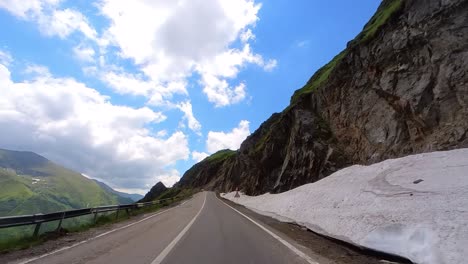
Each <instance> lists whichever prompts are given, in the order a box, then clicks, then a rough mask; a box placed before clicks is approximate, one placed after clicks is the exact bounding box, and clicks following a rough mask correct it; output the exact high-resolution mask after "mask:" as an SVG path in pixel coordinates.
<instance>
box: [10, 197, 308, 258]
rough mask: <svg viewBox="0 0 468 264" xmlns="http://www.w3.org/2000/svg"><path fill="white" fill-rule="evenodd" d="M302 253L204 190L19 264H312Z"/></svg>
mask: <svg viewBox="0 0 468 264" xmlns="http://www.w3.org/2000/svg"><path fill="white" fill-rule="evenodd" d="M275 237H276V238H275ZM301 254H303V253H302V252H301V251H299V250H298V249H297V248H296V247H294V246H292V245H291V244H289V243H288V242H287V241H285V240H284V239H282V238H281V237H280V236H278V235H276V234H275V232H274V231H273V233H272V231H271V230H268V229H266V228H265V227H263V226H261V225H260V226H258V224H256V223H254V222H252V221H251V219H248V218H247V217H245V216H243V215H241V214H240V213H239V212H236V211H235V210H234V209H233V208H231V207H229V206H228V205H226V204H225V203H224V202H222V201H220V200H219V199H218V198H217V197H216V196H215V194H214V193H210V192H204V193H199V194H197V195H195V196H194V198H193V199H191V200H189V201H188V202H186V203H184V204H182V205H180V206H178V207H174V208H171V209H168V210H167V211H162V212H160V213H158V214H156V215H153V216H152V217H151V218H148V219H146V220H144V221H140V222H138V223H135V224H133V225H131V226H129V227H126V228H123V229H120V230H116V231H114V232H110V233H108V234H104V235H100V236H99V237H97V238H93V239H90V240H88V241H84V242H81V244H79V245H75V246H72V247H71V248H67V249H62V250H61V251H59V252H51V253H49V255H45V256H44V255H43V256H39V257H38V258H35V259H26V260H24V259H23V260H21V261H20V262H18V263H48V264H54V263H57V264H58V263H106V264H107V263H115V264H118V263H131V264H139V263H148V264H150V263H151V264H159V263H164V264H170V263H174V264H184V263H204V264H210V263H233V264H234V263H236V264H238V263H269V264H275V263H314V262H313V261H312V260H311V259H310V258H309V259H308V260H307V258H308V257H307V256H306V255H302V256H301Z"/></svg>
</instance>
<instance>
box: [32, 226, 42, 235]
mask: <svg viewBox="0 0 468 264" xmlns="http://www.w3.org/2000/svg"><path fill="white" fill-rule="evenodd" d="M41 224H42V223H37V224H36V228H34V234H33V237H34V238H36V237H37V236H38V235H39V230H40V229H41Z"/></svg>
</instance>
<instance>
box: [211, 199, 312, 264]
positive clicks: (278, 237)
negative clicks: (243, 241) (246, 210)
mask: <svg viewBox="0 0 468 264" xmlns="http://www.w3.org/2000/svg"><path fill="white" fill-rule="evenodd" d="M216 198H217V199H218V200H219V201H220V202H221V203H223V204H225V205H226V206H227V207H229V208H231V209H232V210H234V211H236V212H237V213H238V214H240V215H242V216H243V217H245V218H247V219H248V220H249V221H250V222H252V223H254V224H255V225H257V226H258V227H260V228H261V229H262V230H263V231H265V232H267V233H268V234H269V235H271V236H272V237H274V238H275V239H276V240H278V241H279V242H281V244H283V245H285V246H286V247H287V248H289V249H290V250H291V251H292V252H294V253H295V254H296V255H298V256H299V257H301V258H302V259H304V260H305V261H307V263H309V264H319V263H318V262H316V261H314V260H312V258H310V257H309V256H308V255H307V254H305V253H304V252H302V251H300V250H299V249H297V248H296V247H295V246H293V245H291V244H290V243H289V242H288V241H286V240H284V239H282V238H281V237H280V236H278V235H277V234H275V233H273V232H271V231H270V230H268V229H267V228H265V227H264V226H262V225H261V224H259V223H257V222H255V220H253V219H252V218H250V217H248V216H246V215H245V214H243V213H241V212H239V211H238V210H237V209H235V208H234V207H232V206H230V205H229V204H227V203H225V202H223V201H222V200H221V199H219V198H218V197H217V196H216Z"/></svg>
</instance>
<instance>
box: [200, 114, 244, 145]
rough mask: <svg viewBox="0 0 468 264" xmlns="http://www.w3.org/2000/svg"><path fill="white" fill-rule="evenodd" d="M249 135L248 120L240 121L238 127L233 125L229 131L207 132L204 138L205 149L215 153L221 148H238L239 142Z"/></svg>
mask: <svg viewBox="0 0 468 264" xmlns="http://www.w3.org/2000/svg"><path fill="white" fill-rule="evenodd" d="M249 135H250V128H249V121H247V120H242V121H240V123H239V125H238V127H235V128H234V129H232V130H231V131H230V132H213V131H210V132H209V133H208V138H207V140H206V150H207V151H208V152H209V153H215V152H216V151H218V150H222V149H232V150H237V149H239V147H240V145H241V143H242V142H243V141H244V140H245V139H246V138H247V137H248V136H249Z"/></svg>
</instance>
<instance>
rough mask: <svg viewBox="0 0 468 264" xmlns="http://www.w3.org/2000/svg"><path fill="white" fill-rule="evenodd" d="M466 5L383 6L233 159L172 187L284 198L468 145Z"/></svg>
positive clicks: (389, 0)
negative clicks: (349, 171) (367, 168)
mask: <svg viewBox="0 0 468 264" xmlns="http://www.w3.org/2000/svg"><path fill="white" fill-rule="evenodd" d="M467 14H468V1H465V0H443V1H442V0H440V1H439V0H407V1H403V0H384V1H383V2H382V4H381V6H380V7H379V9H378V10H377V13H376V14H375V15H374V16H373V18H372V19H371V20H370V21H369V23H368V24H367V25H366V26H365V28H364V30H363V32H362V33H361V34H360V35H359V36H357V37H356V39H355V40H353V41H351V42H349V43H348V47H347V48H346V50H344V51H343V52H342V53H340V54H339V55H338V56H337V57H335V58H334V60H332V61H331V62H330V63H329V64H327V65H325V66H324V67H323V68H322V69H320V70H319V71H317V73H316V74H315V75H314V76H313V77H312V78H311V79H310V80H309V82H308V83H307V84H306V86H304V88H302V89H300V90H298V91H296V93H295V94H294V96H293V97H292V99H291V105H290V106H289V107H288V108H286V109H285V110H284V111H283V112H281V113H277V114H273V115H272V116H271V117H270V118H269V119H268V120H267V121H266V122H265V123H263V124H262V125H261V126H260V128H259V129H258V130H257V131H255V132H254V133H253V134H252V135H251V136H249V137H248V138H247V139H246V140H245V141H244V142H243V144H242V146H241V148H240V149H239V150H238V151H237V153H236V154H235V155H230V156H228V157H226V158H225V159H224V160H222V161H216V162H213V160H209V158H207V159H205V160H204V161H202V162H200V163H199V164H197V165H195V166H194V167H193V168H192V169H190V170H189V171H187V172H186V173H185V174H184V176H183V178H182V180H181V182H180V183H179V184H178V186H180V187H204V188H208V189H216V190H220V191H231V190H233V189H235V188H238V187H239V188H240V189H242V190H243V191H245V192H246V193H248V194H259V193H264V192H282V191H286V190H289V189H291V188H294V187H297V186H299V185H302V184H305V183H310V182H314V181H317V180H319V179H321V178H323V177H326V176H327V175H329V174H331V173H332V172H335V171H336V170H338V169H340V168H343V167H345V166H348V165H351V164H369V163H374V162H378V161H381V160H384V159H388V158H395V157H401V156H405V155H408V154H414V153H421V152H428V151H436V150H448V149H454V148H459V147H467V146H468V138H467V133H468V16H467Z"/></svg>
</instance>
